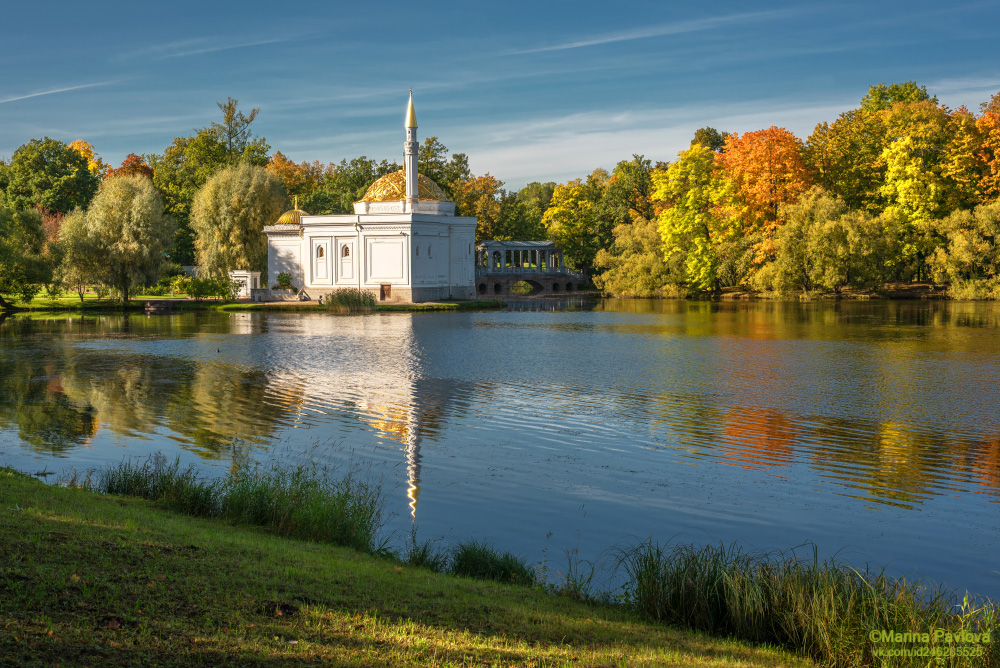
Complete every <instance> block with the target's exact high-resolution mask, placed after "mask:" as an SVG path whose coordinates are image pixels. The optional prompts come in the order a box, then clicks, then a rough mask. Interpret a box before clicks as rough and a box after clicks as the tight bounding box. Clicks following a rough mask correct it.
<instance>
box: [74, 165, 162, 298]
mask: <svg viewBox="0 0 1000 668" xmlns="http://www.w3.org/2000/svg"><path fill="white" fill-rule="evenodd" d="M173 236H174V223H173V221H172V220H171V219H170V218H169V217H168V216H166V215H164V211H163V201H162V200H161V199H160V195H159V193H158V192H157V191H156V188H155V187H154V186H153V183H152V182H151V181H150V180H149V179H148V178H145V177H143V176H122V177H118V178H113V179H108V180H106V181H105V182H104V183H102V184H101V187H100V190H98V192H97V196H96V197H94V201H93V202H92V203H91V205H90V207H89V208H88V209H87V214H86V235H85V240H86V243H87V244H88V245H87V247H86V249H88V250H87V252H91V253H95V257H96V258H98V259H99V263H100V267H101V269H100V273H101V276H100V277H99V278H100V281H101V282H103V283H105V284H106V285H109V286H110V287H111V288H112V289H114V290H115V292H116V293H117V295H118V298H119V299H121V301H122V303H125V304H127V303H128V301H129V298H130V297H131V295H132V293H133V290H134V289H135V288H136V287H137V286H141V285H145V284H147V283H151V282H155V281H156V280H157V279H158V278H159V275H160V269H161V268H162V266H163V264H164V261H165V253H166V251H167V249H168V248H170V243H171V241H172V240H173ZM76 251H78V252H83V251H81V250H80V249H76ZM95 251H96V252H95ZM67 252H70V251H67Z"/></svg>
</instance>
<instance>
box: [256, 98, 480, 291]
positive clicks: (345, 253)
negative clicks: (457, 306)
mask: <svg viewBox="0 0 1000 668" xmlns="http://www.w3.org/2000/svg"><path fill="white" fill-rule="evenodd" d="M404 127H405V128H406V141H405V142H404V143H403V154H404V168H403V169H401V170H400V171H398V172H393V173H392V174H387V175H385V176H383V177H382V178H380V179H378V180H377V181H375V182H374V183H373V184H372V185H371V186H370V187H369V188H368V191H367V192H366V193H365V196H364V197H363V198H362V199H361V201H360V202H355V204H354V213H353V214H347V215H327V216H310V215H308V214H307V213H306V212H304V211H301V210H298V209H293V210H291V211H288V212H286V213H284V214H283V215H282V216H281V218H279V219H278V222H277V223H276V224H274V225H268V226H267V227H265V228H264V233H265V234H266V235H267V276H268V279H269V280H270V281H271V283H272V284H273V283H274V282H275V279H276V277H277V276H278V274H280V273H282V272H287V273H288V274H289V275H290V276H291V278H292V285H293V286H295V287H296V288H299V289H300V294H304V295H306V296H308V298H311V299H316V298H318V297H321V296H324V295H327V294H329V293H331V292H333V291H334V290H337V289H338V288H359V289H362V290H371V291H372V292H374V293H375V295H376V296H377V298H378V299H379V300H381V301H388V302H425V301H434V300H438V299H472V298H473V297H474V296H475V292H474V283H475V276H474V271H475V267H474V264H475V263H474V260H473V253H475V237H476V219H475V218H471V217H463V216H456V215H455V203H454V202H451V201H448V199H447V196H446V195H445V194H444V192H443V191H442V190H441V188H440V187H438V185H437V184H436V183H434V182H433V181H432V180H431V179H429V178H427V177H426V176H424V175H422V174H418V173H417V151H418V144H417V115H416V113H415V111H414V109H413V92H412V91H411V92H410V101H409V106H408V108H407V111H406V120H405V123H404Z"/></svg>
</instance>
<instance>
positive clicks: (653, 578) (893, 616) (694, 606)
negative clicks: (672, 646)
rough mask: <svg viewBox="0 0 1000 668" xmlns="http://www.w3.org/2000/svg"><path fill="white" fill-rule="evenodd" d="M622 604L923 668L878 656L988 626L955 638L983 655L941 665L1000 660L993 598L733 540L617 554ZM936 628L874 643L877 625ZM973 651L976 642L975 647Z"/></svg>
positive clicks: (755, 637)
mask: <svg viewBox="0 0 1000 668" xmlns="http://www.w3.org/2000/svg"><path fill="white" fill-rule="evenodd" d="M619 568H621V569H623V570H624V572H625V575H626V585H625V590H624V601H625V603H626V604H627V605H628V606H630V607H632V608H634V609H635V610H637V611H638V612H640V613H643V614H645V615H647V616H649V617H651V618H653V619H656V620H659V621H662V622H665V623H667V624H671V625H677V626H685V627H688V628H693V629H697V630H700V631H704V632H707V633H711V634H716V635H728V636H733V637H736V638H739V639H742V640H747V641H751V642H757V643H769V644H778V645H783V646H785V647H788V648H790V649H794V650H798V651H801V652H802V653H804V654H806V655H809V656H811V657H813V658H814V659H816V660H818V661H820V662H822V663H823V664H825V665H829V666H837V667H841V666H844V667H846V666H852V667H853V666H917V665H920V666H922V665H925V664H926V663H927V657H904V656H889V657H885V656H878V655H877V652H878V651H879V650H880V649H882V650H899V649H904V648H908V647H909V648H924V647H930V648H931V651H934V649H933V648H935V647H937V648H940V649H941V650H943V651H944V652H946V653H947V652H948V651H949V645H948V644H946V643H945V642H944V641H943V640H942V639H935V638H934V637H933V631H934V629H947V630H949V631H952V632H956V631H967V632H970V633H977V634H978V633H983V632H991V635H992V638H991V640H993V642H984V643H980V644H973V645H969V644H964V645H956V644H952V645H950V647H959V646H961V647H965V648H972V651H974V652H975V651H979V652H981V655H979V656H956V657H943V662H941V663H935V665H955V666H958V665H961V666H997V665H1000V643H998V642H997V641H996V634H997V632H998V631H1000V627H998V625H997V621H998V620H997V609H996V606H995V604H993V603H992V602H990V601H985V602H982V603H980V604H979V605H976V604H970V603H969V601H968V599H966V601H965V602H964V605H959V604H958V601H957V597H956V596H955V595H954V594H950V593H948V592H945V591H944V590H942V589H940V588H937V589H935V588H931V587H928V586H926V585H923V584H921V583H920V581H909V580H906V579H905V578H904V579H896V578H892V577H889V576H887V575H885V573H884V572H871V571H868V570H865V571H857V570H855V569H853V568H851V567H849V566H846V565H843V564H839V563H837V562H835V561H834V560H832V559H829V560H826V561H820V560H819V559H818V557H817V556H816V552H815V548H814V551H813V558H812V559H811V560H802V559H799V558H796V557H795V555H794V554H793V553H791V552H789V553H780V552H779V553H770V554H767V553H761V554H751V553H747V552H744V551H743V550H742V549H741V548H740V547H738V546H736V545H733V546H730V547H728V548H727V547H725V546H723V545H718V546H715V545H706V546H704V547H696V546H691V545H674V546H663V545H660V544H657V543H654V542H652V541H649V542H647V543H642V544H640V545H638V546H636V547H633V548H631V549H626V550H623V551H621V552H620V555H619ZM883 630H884V631H889V632H899V633H906V632H910V633H930V634H931V639H930V641H929V642H928V643H923V642H919V643H916V644H905V643H903V644H900V643H888V644H886V643H883V642H881V641H879V642H874V641H873V640H872V638H871V633H872V632H873V631H875V632H879V631H883ZM975 648H979V649H978V650H976V649H975Z"/></svg>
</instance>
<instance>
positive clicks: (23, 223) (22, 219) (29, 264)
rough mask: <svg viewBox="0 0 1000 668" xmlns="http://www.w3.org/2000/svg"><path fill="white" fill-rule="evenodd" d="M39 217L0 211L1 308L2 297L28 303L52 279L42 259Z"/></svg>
mask: <svg viewBox="0 0 1000 668" xmlns="http://www.w3.org/2000/svg"><path fill="white" fill-rule="evenodd" d="M44 244H45V235H44V233H43V232H42V217H41V215H40V214H39V213H38V212H37V211H35V210H33V209H29V210H25V209H21V210H17V209H12V208H10V207H0V308H2V309H8V308H10V307H11V304H10V303H9V302H7V301H6V300H5V299H4V295H7V296H9V297H16V298H18V299H20V300H21V301H24V302H29V301H31V300H32V298H33V297H34V296H35V295H36V294H38V291H39V290H41V287H42V284H43V283H46V282H47V281H48V280H49V279H50V277H51V274H52V272H51V269H50V267H49V265H48V263H47V262H46V261H45V258H44V256H43V248H44Z"/></svg>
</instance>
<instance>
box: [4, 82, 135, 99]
mask: <svg viewBox="0 0 1000 668" xmlns="http://www.w3.org/2000/svg"><path fill="white" fill-rule="evenodd" d="M119 81H121V79H117V80H115V81H98V82H96V83H89V84H80V85H79V86H66V87H65V88H53V89H51V90H43V91H38V92H37V93H28V94H27V95H17V96H15V97H8V98H5V99H3V100H0V104H5V103H7V102H16V101H17V100H27V99H28V98H32V97H41V96H42V95H55V94H56V93H65V92H68V91H71V90H80V89H81V88H96V87H97V86H110V85H111V84H116V83H118V82H119Z"/></svg>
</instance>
